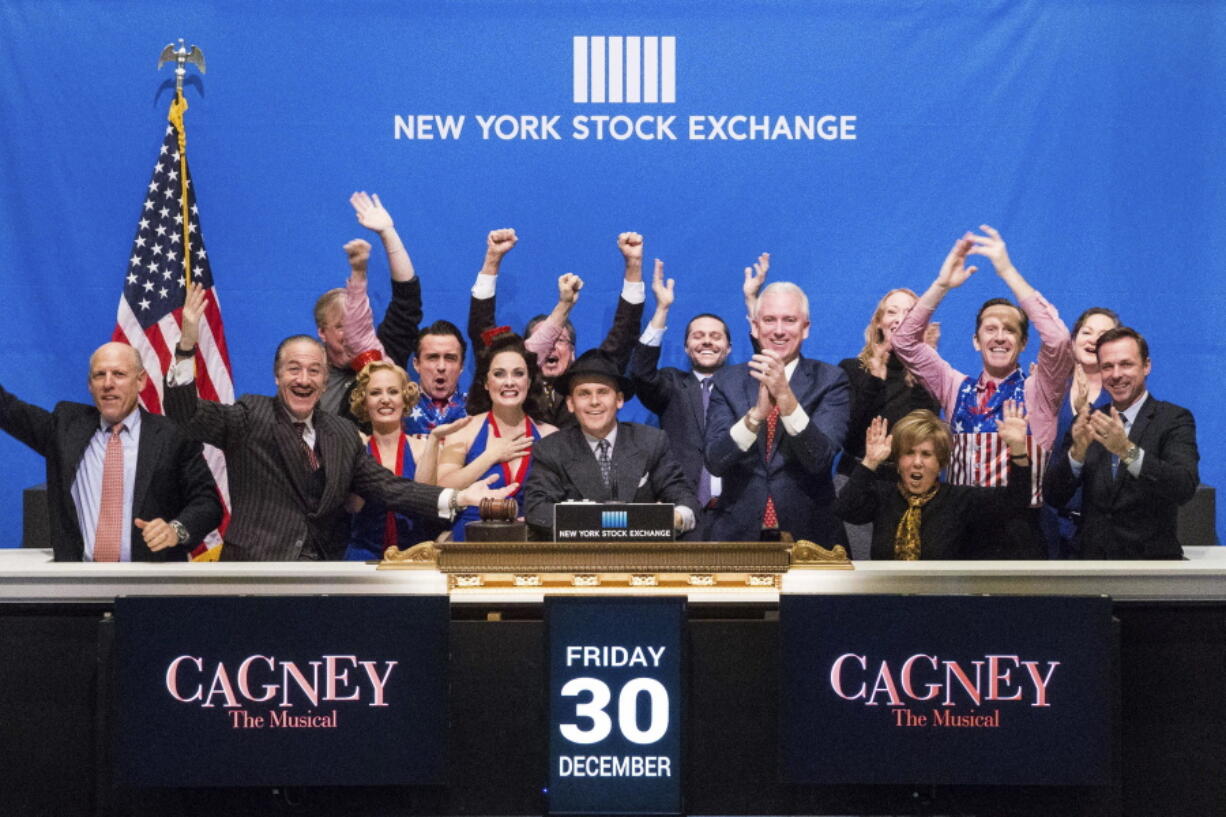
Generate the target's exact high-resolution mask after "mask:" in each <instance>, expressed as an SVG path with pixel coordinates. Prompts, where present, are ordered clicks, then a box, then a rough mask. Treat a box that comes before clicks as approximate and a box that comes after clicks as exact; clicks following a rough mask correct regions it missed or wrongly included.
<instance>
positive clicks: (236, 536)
mask: <svg viewBox="0 0 1226 817" xmlns="http://www.w3.org/2000/svg"><path fill="white" fill-rule="evenodd" d="M163 402H164V404H165V407H166V413H167V414H168V415H169V416H170V417H171V418H173V419H174V420H176V421H177V422H179V423H180V426H181V428H182V429H183V433H184V435H186V436H187V437H189V438H191V439H194V440H200V441H202V442H207V443H212V444H213V445H215V446H217V447H218V448H220V449H221V450H222V451H224V452H225V454H226V467H227V472H228V475H229V481H230V501H231V505H232V511H231V517H230V527H229V528H228V529H227V531H226V546H225V548H224V549H223V550H222V558H223V559H227V560H235V559H236V560H244V561H283V560H293V559H298V558H300V557H301V556H302V554H303V551H304V550H306V552H307V553H308V554H317V555H320V556H323V557H326V558H333V559H339V558H341V556H342V555H343V553H344V549H345V541H346V536H347V533H348V525H347V519H348V517H347V515H346V514H345V509H344V503H345V498H346V497H347V496H349V494H350V493H356V494H358V495H359V496H362V497H365V498H366V499H371V500H375V501H378V502H381V503H383V504H384V505H386V506H387V507H388V508H389V509H392V510H397V511H402V512H405V513H416V514H419V515H421V516H426V517H433V518H437V517H438V497H439V493H440V492H441V491H442V489H441V488H437V487H435V486H431V485H419V484H418V483H416V482H412V481H411V480H407V479H401V478H400V477H397V476H395V475H393V474H392V472H390V471H388V470H387V469H386V468H383V467H382V466H381V465H379V464H378V463H377V462H375V461H374V459H373V458H372V457H371V456H370V454H369V453H367V451H366V447H365V446H364V445H362V439H361V437H359V436H358V431H357V428H355V427H354V425H353V423H351V422H349V421H348V420H345V419H343V418H341V417H337V416H334V415H331V414H328V413H326V412H323V411H320V410H319V409H318V408H316V410H315V414H314V416H313V417H312V423H313V424H314V426H315V435H316V440H315V449H316V452H317V456H318V458H319V462H320V471H321V472H322V475H320V474H316V475H312V474H311V473H310V472H309V471H308V469H307V467H306V464H305V456H304V452H303V450H302V443H301V438H300V437H299V436H298V432H297V431H296V430H295V429H294V427H293V424H292V422H291V420H290V417H289V413H288V412H287V411H285V409H284V408H283V407H282V406H281V405H280V403H279V401H278V400H277V398H275V397H265V396H263V395H256V394H246V395H243V396H242V397H240V398H239V400H238V402H237V403H235V404H234V405H232V406H225V405H221V404H220V403H213V402H209V401H207V400H199V399H197V397H196V390H195V386H194V385H187V386H175V387H171V386H167V387H166V391H165V398H164V401H163ZM313 479H322V485H313V484H312V480H313ZM316 496H318V500H316V499H315V497H316Z"/></svg>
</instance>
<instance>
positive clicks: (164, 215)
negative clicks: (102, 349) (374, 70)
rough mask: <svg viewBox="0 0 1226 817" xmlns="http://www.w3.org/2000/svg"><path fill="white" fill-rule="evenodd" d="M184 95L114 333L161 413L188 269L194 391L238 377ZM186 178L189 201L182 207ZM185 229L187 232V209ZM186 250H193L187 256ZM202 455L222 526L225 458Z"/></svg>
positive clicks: (226, 502) (221, 393)
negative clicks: (188, 145)
mask: <svg viewBox="0 0 1226 817" xmlns="http://www.w3.org/2000/svg"><path fill="white" fill-rule="evenodd" d="M186 107H187V105H186V103H185V102H183V101H182V98H180V99H178V100H176V101H175V103H174V104H172V106H171V116H170V122H171V124H169V125H167V127H166V136H165V138H164V139H163V140H162V147H161V150H160V152H159V154H158V159H157V164H155V165H154V167H153V177H152V179H150V181H149V187H148V191H147V193H146V196H145V201H144V204H143V205H142V207H141V215H140V221H139V222H137V227H136V238H135V239H134V240H133V241H132V253H131V257H130V258H129V259H128V269H127V272H126V274H125V277H124V284H123V295H122V296H121V297H120V299H119V314H118V316H117V318H116V321H115V332H114V334H113V335H112V338H113V339H114V340H117V341H122V342H124V343H128V344H131V345H132V346H133V347H135V348H136V350H137V351H138V352H139V353H140V356H141V360H142V361H143V362H144V365H145V371H147V372H148V373H149V377H148V380H147V382H146V384H145V388H144V390H143V391H141V395H140V398H141V403H142V404H143V405H144V407H145V408H146V409H148V410H149V411H151V412H154V413H155V414H161V413H162V385H163V381H164V380H165V377H166V372H167V370H168V369H169V368H170V367H171V366H173V365H174V348H175V345H176V344H177V343H178V342H179V335H180V331H179V325H180V322H181V321H182V317H183V295H184V286H185V284H184V280H185V279H184V276H185V274H186V270H188V269H190V270H191V275H192V279H193V280H194V281H195V282H196V283H197V284H198V285H200V286H202V287H204V292H205V298H206V306H205V311H204V320H202V321H201V322H200V341H199V344H198V345H197V347H196V391H197V393H198V394H199V395H200V396H201V397H202V398H204V399H206V400H214V401H217V402H221V403H233V402H234V381H233V379H232V378H231V373H230V353H229V351H228V350H227V349H226V334H225V329H224V328H223V326H222V320H221V307H220V305H219V304H218V302H217V290H216V287H215V286H214V285H213V272H212V270H211V268H210V265H209V256H208V252H207V251H206V250H205V246H204V237H203V235H201V232H200V217H199V212H198V210H197V208H196V192H195V188H194V187H193V186H192V183H191V176H190V174H188V172H187V159H186V157H185V156H184V155H183V154H182V153H181V152H180V151H181V148H180V145H181V141H180V138H179V130H178V128H177V127H176V122H178V123H180V126H181V123H182V112H183V111H184V110H186ZM184 182H186V192H187V206H186V208H184V197H183V192H184V187H185V185H184ZM185 211H186V213H187V216H186V217H187V231H186V236H185V235H184V229H183V225H184V214H185ZM185 256H190V263H188V259H187V258H185ZM204 456H205V459H206V460H207V462H208V464H209V469H210V470H211V471H212V472H213V477H214V479H215V480H216V481H217V488H218V491H219V492H220V494H221V499H222V504H223V509H224V511H225V514H224V516H223V518H222V523H221V527H220V530H221V531H223V532H224V531H225V527H226V523H227V522H228V521H229V518H230V496H229V484H228V482H227V480H226V461H225V457H224V456H223V455H222V453H221V452H220V451H218V450H217V449H216V448H213V447H212V446H208V445H206V446H205V447H204ZM207 541H208V544H210V545H213V544H216V543H219V542H220V541H221V538H220V536H219V535H218V534H217V533H214V534H212V535H210V537H209V539H208V540H207ZM210 553H211V556H212V558H215V557H216V554H217V549H216V548H209V547H207V546H206V545H201V546H200V547H199V548H197V551H196V552H195V553H193V554H192V556H193V558H196V559H200V558H209V554H210Z"/></svg>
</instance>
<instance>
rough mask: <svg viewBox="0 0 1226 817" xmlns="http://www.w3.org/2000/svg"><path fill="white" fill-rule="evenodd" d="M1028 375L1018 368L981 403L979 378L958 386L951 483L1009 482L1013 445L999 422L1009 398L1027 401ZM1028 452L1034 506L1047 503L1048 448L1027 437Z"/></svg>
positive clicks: (987, 485)
mask: <svg viewBox="0 0 1226 817" xmlns="http://www.w3.org/2000/svg"><path fill="white" fill-rule="evenodd" d="M1025 389H1026V378H1025V377H1024V376H1023V375H1022V370H1021V369H1015V370H1014V372H1013V374H1011V375H1009V376H1008V377H1006V378H1005V379H1004V380H1002V381H1001V382H1000V384H999V385H997V387H996V392H995V393H994V394H993V395H992V396H991V397H990V398H988V400H987V403H986V405H983V406H981V405H980V387H979V381H978V379H977V378H974V377H968V378H966V380H964V381H962V387H961V388H960V389H958V402H957V404H956V405H955V406H954V414H953V417H952V418H950V424H949V425H950V428H951V429H952V430H953V434H954V450H953V454H952V456H951V457H950V461H949V473H948V479H949V482H950V483H951V484H953V485H976V486H980V487H984V488H997V487H1001V486H1004V485H1007V484H1008V482H1009V447H1008V446H1007V445H1005V444H1004V443H1003V442H1001V439H1000V437H999V436H997V434H996V421H997V420H999V419H1000V418H1001V417H1002V413H1003V409H1002V406H1003V405H1004V403H1005V401H1006V400H1014V401H1016V402H1018V403H1021V404H1022V405H1025V403H1026V396H1025ZM1026 452H1027V453H1028V454H1029V455H1030V505H1031V507H1038V506H1039V505H1041V504H1043V492H1042V485H1043V468H1044V466H1046V465H1047V455H1048V454H1047V451H1045V450H1043V448H1042V447H1040V446H1039V444H1038V443H1036V442H1035V441H1034V437H1033V436H1027V437H1026Z"/></svg>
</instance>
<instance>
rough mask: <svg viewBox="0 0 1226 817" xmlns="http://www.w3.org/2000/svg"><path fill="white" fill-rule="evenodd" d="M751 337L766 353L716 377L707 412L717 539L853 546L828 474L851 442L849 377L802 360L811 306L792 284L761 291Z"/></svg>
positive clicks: (712, 533) (712, 530)
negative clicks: (718, 484) (787, 538)
mask: <svg viewBox="0 0 1226 817" xmlns="http://www.w3.org/2000/svg"><path fill="white" fill-rule="evenodd" d="M751 331H752V333H753V337H754V339H755V340H756V341H757V342H758V344H759V345H760V347H761V351H760V352H758V353H757V354H755V355H753V357H751V358H750V359H749V362H748V363H741V364H737V365H735V366H725V367H723V368H721V369H720V370H719V371H717V372H716V373H715V377H714V384H713V386H712V391H711V404H710V407H709V409H708V410H707V430H706V463H707V469H708V470H709V471H710V472H711V474H712V475H713V476H717V477H722V478H723V493H722V494H721V495H720V500H719V505H718V507H717V508H715V512H714V519H713V520H712V523H711V527H710V534H709V537H710V538H711V539H712V540H714V541H732V542H744V541H757V540H759V539H763V538H765V539H773V538H777V537H778V536H779V535H780V533H781V532H788V533H791V534H792V535H793V536H794V537H796V538H797V539H809V540H812V541H814V542H816V543H817V544H820V545H826V546H831V545H834V544H846V541H847V540H846V534H845V533H844V530H843V525H842V523H841V522H840V521H839V520H838V518H837V517H836V516H835V515H834V512H833V509H832V506H833V503H834V483H833V481H832V480H831V477H830V471H831V465H832V464H833V463H834V458H835V455H837V454H838V452H839V451H840V450H841V449H842V447H843V438H844V436H846V434H847V423H848V418H849V413H850V395H849V391H848V385H847V375H846V374H844V373H843V371H842V370H841V369H839V368H838V367H837V366H832V365H830V364H828V363H822V362H821V361H817V360H810V359H808V358H805V357H802V356H801V354H800V346H801V343H802V342H803V341H804V339H805V338H807V337H808V336H809V299H808V297H807V296H806V295H805V293H804V291H803V290H802V289H801V288H800V287H798V286H796V285H795V284H793V283H788V282H783V281H781V282H776V283H773V284H770V285H769V286H767V287H766V288H765V289H763V290H762V293H761V296H760V297H759V298H758V300H757V302H756V304H755V305H754V314H753V322H752V326H751Z"/></svg>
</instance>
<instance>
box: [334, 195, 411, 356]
mask: <svg viewBox="0 0 1226 817" xmlns="http://www.w3.org/2000/svg"><path fill="white" fill-rule="evenodd" d="M349 203H350V204H352V205H353V212H354V215H355V216H356V217H357V220H358V223H359V224H361V225H362V226H363V227H366V228H367V229H369V230H373V231H375V232H376V233H378V234H379V239H380V240H381V241H382V242H383V249H384V252H385V253H386V254H387V266H388V269H389V270H390V271H391V276H392V300H391V302H389V303H388V305H387V312H386V313H385V314H384V316H383V322H382V323H380V324H379V326H378V329H377V330H376V336H377V339H378V341H377V342H378V343H380V344H382V346H383V350H384V356H385V357H387V358H389V359H390V360H392V361H394V362H396V363H399V364H400V365H402V366H404V365H407V364H408V360H409V358H410V357H412V355H413V353H414V351H416V347H417V331H418V327H419V326H420V325H421V281H420V279H419V278H418V277H417V274H416V272H415V271H414V269H413V261H412V259H411V258H409V251H408V250H407V249H405V246H404V242H402V241H401V240H400V235H399V233H397V232H396V227H395V224H394V222H393V221H392V215H391V213H389V212H388V211H387V209H386V208H385V207H384V206H383V203H382V202H381V201H379V197H378V196H371V195H367V194H366V193H365V192H363V191H359V192H357V193H354V194H353V195H352V196H350V197H349ZM368 252H369V251H368ZM363 272H365V267H363ZM351 281H352V277H351ZM363 285H364V282H363ZM367 308H368V309H369V304H368V305H367ZM372 322H373V318H372ZM345 337H346V339H348V338H349V335H348V329H346V335H345ZM369 348H373V347H369Z"/></svg>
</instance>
